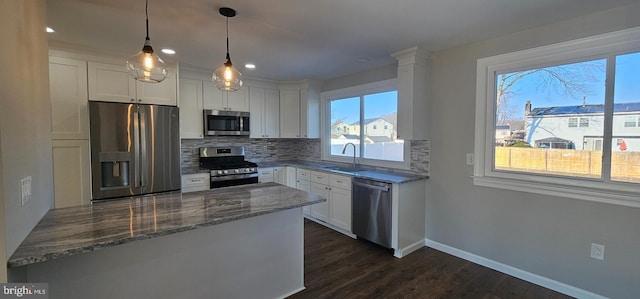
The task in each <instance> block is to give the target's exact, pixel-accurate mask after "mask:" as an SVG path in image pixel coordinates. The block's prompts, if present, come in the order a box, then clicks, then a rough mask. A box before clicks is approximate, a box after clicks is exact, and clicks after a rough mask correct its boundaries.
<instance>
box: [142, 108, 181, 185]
mask: <svg viewBox="0 0 640 299" xmlns="http://www.w3.org/2000/svg"><path fill="white" fill-rule="evenodd" d="M138 111H139V117H140V121H139V122H140V185H141V191H140V192H141V193H142V194H146V193H154V192H164V191H173V190H179V189H180V182H181V180H180V122H179V112H178V108H177V107H170V106H156V105H139V109H138Z"/></svg>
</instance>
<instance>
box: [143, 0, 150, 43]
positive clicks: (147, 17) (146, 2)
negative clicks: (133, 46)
mask: <svg viewBox="0 0 640 299" xmlns="http://www.w3.org/2000/svg"><path fill="white" fill-rule="evenodd" d="M144 14H145V17H146V20H147V37H146V39H147V40H148V39H149V0H145V4H144Z"/></svg>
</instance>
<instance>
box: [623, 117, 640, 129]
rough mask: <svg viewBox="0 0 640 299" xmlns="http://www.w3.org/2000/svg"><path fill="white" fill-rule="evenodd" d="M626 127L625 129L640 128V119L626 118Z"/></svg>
mask: <svg viewBox="0 0 640 299" xmlns="http://www.w3.org/2000/svg"><path fill="white" fill-rule="evenodd" d="M624 127H625V128H635V127H640V118H638V117H637V116H625V118H624Z"/></svg>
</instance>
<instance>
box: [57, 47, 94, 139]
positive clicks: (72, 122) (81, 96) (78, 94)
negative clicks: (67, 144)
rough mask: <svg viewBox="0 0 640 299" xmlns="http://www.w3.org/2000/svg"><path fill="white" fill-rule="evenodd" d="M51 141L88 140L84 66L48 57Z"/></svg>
mask: <svg viewBox="0 0 640 299" xmlns="http://www.w3.org/2000/svg"><path fill="white" fill-rule="evenodd" d="M49 92H50V97H51V135H52V136H51V137H52V138H53V139H89V122H88V112H87V63H86V62H85V61H81V60H76V59H68V58H60V57H53V56H51V57H49Z"/></svg>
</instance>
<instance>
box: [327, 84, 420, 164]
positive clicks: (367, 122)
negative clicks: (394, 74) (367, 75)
mask: <svg viewBox="0 0 640 299" xmlns="http://www.w3.org/2000/svg"><path fill="white" fill-rule="evenodd" d="M395 82H396V80H388V81H383V82H378V83H372V84H367V85H364V86H357V87H353V88H346V89H342V90H336V91H330V92H325V93H323V94H322V99H323V103H324V109H325V110H324V117H323V119H324V122H325V128H326V129H325V130H324V132H325V133H324V134H323V158H324V159H327V160H334V161H341V162H351V161H352V160H351V159H352V157H353V155H354V150H355V155H356V157H357V158H359V161H360V163H361V164H369V165H378V166H386V167H396V168H407V167H408V166H407V165H406V161H405V155H406V152H407V148H406V146H405V143H404V141H403V140H400V139H397V137H396V136H397V135H398V134H397V113H398V92H397V87H396V83H395ZM343 124H348V126H349V130H344V131H342V132H341V131H340V130H336V129H335V126H337V125H343ZM383 128H384V129H383ZM347 131H348V133H346V132H347ZM349 143H352V144H354V145H355V146H353V147H352V146H348V144H349ZM343 151H344V153H343Z"/></svg>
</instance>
